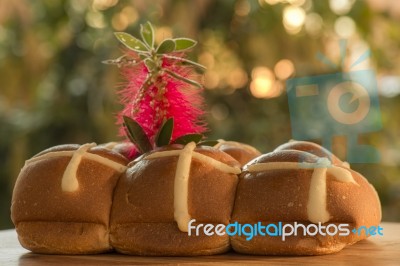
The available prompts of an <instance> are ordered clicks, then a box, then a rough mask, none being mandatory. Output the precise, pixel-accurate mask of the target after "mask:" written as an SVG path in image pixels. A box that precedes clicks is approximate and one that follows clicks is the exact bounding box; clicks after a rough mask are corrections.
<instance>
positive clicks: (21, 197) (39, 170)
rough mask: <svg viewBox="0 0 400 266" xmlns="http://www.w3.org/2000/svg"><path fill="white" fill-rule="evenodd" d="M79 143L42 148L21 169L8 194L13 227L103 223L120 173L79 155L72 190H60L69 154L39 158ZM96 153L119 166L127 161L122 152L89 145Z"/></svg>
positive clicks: (106, 218)
mask: <svg viewBox="0 0 400 266" xmlns="http://www.w3.org/2000/svg"><path fill="white" fill-rule="evenodd" d="M79 147H80V145H75V144H68V145H60V146H55V147H52V148H49V149H47V150H44V151H42V152H40V153H38V154H37V155H35V156H34V157H33V158H37V157H39V158H38V160H35V161H31V162H30V161H29V160H28V161H27V163H26V164H25V166H24V167H23V168H22V170H21V172H20V174H19V176H18V178H17V181H16V184H15V187H14V191H13V197H12V206H11V215H12V220H13V222H14V224H15V225H16V226H17V225H18V223H19V222H21V221H50V222H89V223H102V224H105V225H107V224H108V219H109V216H110V208H111V201H112V196H113V191H114V188H115V185H116V183H117V181H118V179H119V177H120V175H121V173H120V172H118V171H116V170H115V169H113V168H111V167H109V166H106V165H103V164H102V163H98V162H96V161H94V160H92V159H90V158H85V157H83V158H82V160H81V161H80V162H79V166H78V169H77V170H76V173H75V177H76V178H77V180H78V183H79V187H78V189H77V190H76V191H72V192H70V191H64V190H63V189H62V179H63V175H64V173H65V171H66V169H67V166H68V165H69V164H70V162H71V158H72V157H71V156H57V155H56V156H54V157H43V158H40V156H41V155H45V154H48V153H50V152H58V151H75V150H77V149H78V148H79ZM88 153H92V154H96V155H99V156H102V157H104V158H107V159H109V160H111V161H114V162H116V163H118V164H121V165H126V164H127V163H128V161H127V159H125V158H124V157H123V156H122V155H120V154H118V153H115V152H112V151H110V150H107V149H104V148H100V147H93V148H91V149H90V150H89V151H88Z"/></svg>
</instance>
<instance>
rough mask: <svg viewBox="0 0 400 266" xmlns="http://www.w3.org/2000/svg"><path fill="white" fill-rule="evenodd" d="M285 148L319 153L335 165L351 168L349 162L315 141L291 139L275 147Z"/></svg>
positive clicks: (281, 149) (318, 154) (279, 149)
mask: <svg viewBox="0 0 400 266" xmlns="http://www.w3.org/2000/svg"><path fill="white" fill-rule="evenodd" d="M283 150H297V151H305V152H308V153H312V154H314V155H317V156H319V157H324V158H328V159H329V160H330V161H331V162H332V164H334V165H340V166H343V167H346V168H350V165H349V163H348V162H343V161H342V160H340V159H339V158H338V157H337V156H336V155H335V154H333V153H331V152H330V151H329V150H327V149H325V148H324V147H322V146H320V145H318V144H316V143H314V142H310V141H299V140H290V141H289V142H287V143H284V144H282V145H280V146H279V147H277V148H276V149H275V151H283Z"/></svg>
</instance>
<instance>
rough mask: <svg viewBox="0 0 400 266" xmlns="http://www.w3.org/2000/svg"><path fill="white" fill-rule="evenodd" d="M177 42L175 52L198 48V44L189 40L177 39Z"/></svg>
mask: <svg viewBox="0 0 400 266" xmlns="http://www.w3.org/2000/svg"><path fill="white" fill-rule="evenodd" d="M174 41H175V51H184V50H188V49H191V48H193V47H194V46H196V44H197V42H196V41H195V40H192V39H189V38H176V39H174Z"/></svg>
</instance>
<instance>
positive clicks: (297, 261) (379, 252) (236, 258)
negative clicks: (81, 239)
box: [0, 223, 400, 266]
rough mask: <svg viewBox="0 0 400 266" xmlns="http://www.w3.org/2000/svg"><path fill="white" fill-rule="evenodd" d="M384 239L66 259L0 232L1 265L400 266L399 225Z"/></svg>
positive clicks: (386, 227) (392, 225)
mask: <svg viewBox="0 0 400 266" xmlns="http://www.w3.org/2000/svg"><path fill="white" fill-rule="evenodd" d="M381 226H382V227H383V234H384V235H383V236H374V237H370V238H369V239H368V240H364V241H361V242H359V243H357V244H355V245H353V246H350V247H347V248H345V249H344V250H342V251H341V252H339V253H337V254H332V255H324V256H312V257H282V256H279V257H278V256H246V255H240V254H236V253H233V252H232V253H228V254H224V255H218V256H205V257H136V256H125V255H120V254H115V253H111V254H102V255H90V256H64V255H40V254H33V253H31V252H29V251H28V250H26V249H24V248H22V247H21V246H20V244H19V243H18V240H17V235H16V232H15V230H5V231H0V265H1V266H3V265H23V266H27V265H29V266H39V265H40V266H46V265H57V266H64V265H176V264H187V265H235V264H236V265H243V264H246V265H276V264H279V265H302V264H304V265H333V264H336V265H385V266H386V265H400V223H382V224H381Z"/></svg>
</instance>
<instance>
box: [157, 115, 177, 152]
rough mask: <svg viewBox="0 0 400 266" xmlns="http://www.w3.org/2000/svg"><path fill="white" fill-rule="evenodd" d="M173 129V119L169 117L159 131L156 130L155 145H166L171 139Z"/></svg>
mask: <svg viewBox="0 0 400 266" xmlns="http://www.w3.org/2000/svg"><path fill="white" fill-rule="evenodd" d="M173 130H174V119H173V118H170V119H168V120H167V121H165V123H164V124H163V125H162V127H161V128H160V131H158V134H157V137H156V145H157V146H158V147H161V146H165V145H168V144H169V142H170V140H171V136H172V131H173Z"/></svg>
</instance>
